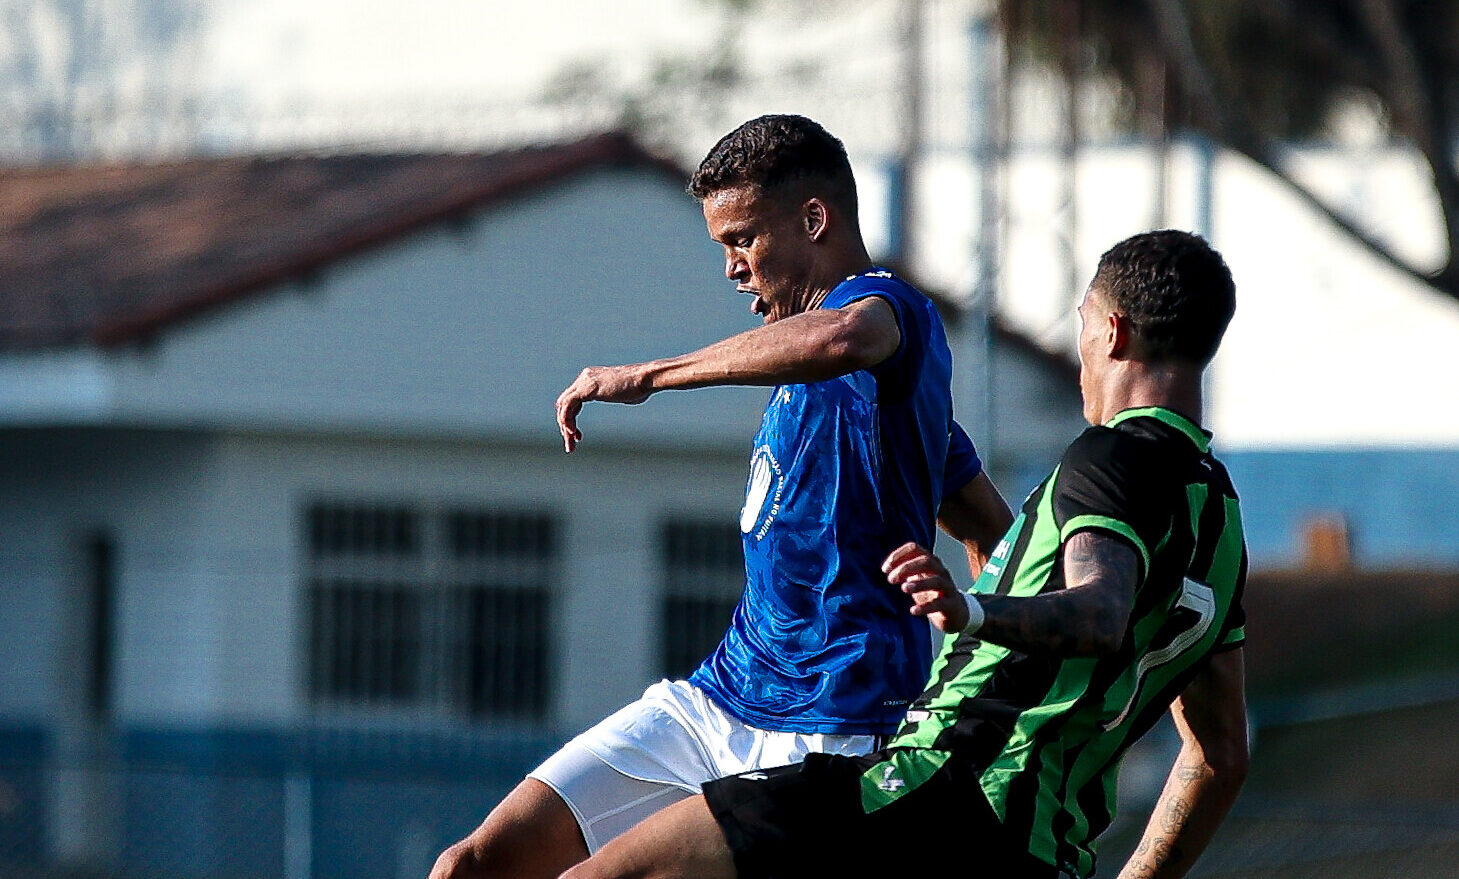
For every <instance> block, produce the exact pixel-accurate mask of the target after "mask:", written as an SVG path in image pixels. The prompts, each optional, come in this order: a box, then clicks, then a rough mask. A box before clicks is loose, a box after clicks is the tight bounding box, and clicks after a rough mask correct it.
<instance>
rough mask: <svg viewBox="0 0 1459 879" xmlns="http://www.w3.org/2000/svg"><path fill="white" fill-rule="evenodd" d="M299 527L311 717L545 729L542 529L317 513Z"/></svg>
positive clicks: (505, 519)
mask: <svg viewBox="0 0 1459 879" xmlns="http://www.w3.org/2000/svg"><path fill="white" fill-rule="evenodd" d="M305 520H306V530H307V538H308V542H307V546H308V552H309V559H308V564H309V575H308V578H307V592H308V602H307V605H308V612H309V630H308V631H309V693H310V697H311V698H312V699H313V701H314V702H315V703H316V704H321V705H364V706H399V707H410V708H429V709H435V710H438V711H440V712H442V713H445V714H456V715H489V716H493V717H520V718H528V719H533V718H541V717H543V716H545V714H546V713H547V709H548V706H549V705H550V704H551V695H552V693H551V689H552V686H551V685H552V682H551V675H550V655H549V652H548V651H549V646H548V645H549V643H550V642H549V638H548V635H549V631H550V620H549V608H550V606H551V605H550V601H549V597H550V596H549V593H550V590H551V588H552V584H554V583H555V582H556V581H557V572H558V568H559V551H558V542H559V541H558V535H557V531H558V527H557V521H556V520H555V519H554V518H553V517H551V516H549V515H545V514H542V513H538V512H530V511H506V510H463V509H433V508H416V507H411V506H405V505H369V504H340V503H316V504H313V505H311V506H310V507H309V508H308V510H307V513H306V516H305Z"/></svg>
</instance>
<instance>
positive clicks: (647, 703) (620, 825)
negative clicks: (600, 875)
mask: <svg viewBox="0 0 1459 879" xmlns="http://www.w3.org/2000/svg"><path fill="white" fill-rule="evenodd" d="M878 738H879V737H878V736H869V735H854V736H853V735H827V734H820V733H796V732H772V731H769V730H763V729H758V728H756V727H753V726H749V725H747V724H744V723H742V722H740V721H739V720H736V719H735V718H733V717H731V716H730V715H728V714H726V713H725V712H724V711H723V710H721V709H720V707H719V706H718V705H716V704H714V702H712V701H711V700H710V699H709V697H707V696H705V695H704V692H703V691H702V690H700V689H699V688H698V687H695V686H694V685H692V684H690V683H689V682H688V681H659V682H658V683H657V684H654V685H653V686H651V687H649V688H648V689H647V690H644V691H643V696H641V697H640V698H639V699H638V701H637V702H632V703H630V704H628V705H626V706H624V707H623V708H621V709H619V710H618V711H616V712H614V713H613V714H611V715H609V716H608V717H607V718H606V719H605V720H603V721H602V722H600V723H599V724H598V725H597V726H594V727H593V728H591V729H589V730H588V731H587V732H585V733H583V734H582V735H580V736H578V737H577V738H575V739H573V740H572V741H570V742H568V743H567V744H566V745H564V746H563V747H562V750H560V751H558V752H557V753H556V754H553V755H552V756H551V757H548V758H547V760H546V761H544V762H543V763H542V765H541V766H539V767H537V768H536V769H534V770H532V772H530V773H528V777H529V778H535V779H537V780H538V781H540V782H542V783H543V784H546V785H547V786H548V787H550V788H552V789H553V790H554V791H556V792H557V794H558V796H560V797H562V799H563V802H565V803H567V806H568V808H569V809H571V810H572V813H573V815H574V816H575V817H576V818H577V821H578V826H579V827H581V828H582V831H583V839H584V840H585V841H586V842H587V844H588V851H589V852H596V851H597V850H598V849H599V848H600V847H601V846H603V845H604V844H605V843H607V842H608V840H610V839H612V838H613V837H615V836H618V835H619V834H621V833H623V832H624V831H625V830H627V829H628V828H630V827H632V826H633V825H635V824H637V823H638V822H640V821H642V820H643V819H644V818H647V817H648V816H649V815H652V814H653V813H654V812H657V811H658V810H660V809H662V808H664V807H665V806H668V805H670V804H672V803H675V802H678V801H679V800H682V799H685V798H687V797H689V796H692V795H694V794H697V793H699V787H700V785H702V784H704V783H705V782H706V781H710V780H712V779H715V778H721V777H723V776H726V775H735V774H737V773H740V772H748V771H750V770H752V769H768V768H770V767H773V766H785V765H787V764H790V763H799V762H800V761H801V760H802V759H804V758H805V755H806V754H808V753H811V752H812V751H826V752H830V753H833V754H865V753H867V752H868V751H873V750H875V749H876V748H877V746H878V745H879V744H880V743H879V741H878Z"/></svg>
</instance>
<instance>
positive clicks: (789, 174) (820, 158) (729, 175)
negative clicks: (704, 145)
mask: <svg viewBox="0 0 1459 879" xmlns="http://www.w3.org/2000/svg"><path fill="white" fill-rule="evenodd" d="M794 184H803V185H807V186H808V188H809V189H810V190H811V191H810V192H807V193H806V195H807V196H810V195H817V196H821V197H823V198H825V199H826V200H827V202H829V203H832V204H834V205H835V206H836V207H838V208H840V209H841V210H842V211H845V212H846V213H847V214H848V215H850V216H851V217H853V218H854V217H856V210H857V206H856V178H855V177H853V176H852V174H851V160H850V159H848V158H847V157H846V147H845V146H844V145H842V143H841V141H839V140H837V139H836V138H835V137H833V136H832V135H831V133H830V132H828V131H826V129H824V128H822V127H821V126H820V125H819V124H818V123H816V122H814V121H812V120H810V119H807V118H805V117H804V116H761V117H759V118H757V119H751V120H750V121H749V122H746V123H745V124H743V125H741V126H740V127H739V128H736V129H735V130H734V131H731V132H730V133H729V134H726V135H725V136H724V137H722V138H720V140H719V143H717V144H715V145H714V148H713V149H711V150H710V151H709V155H707V156H705V157H704V161H702V162H700V163H699V170H697V171H695V172H694V176H693V178H691V179H690V181H689V194H690V195H692V196H694V197H695V198H697V199H699V200H700V201H703V200H704V199H706V198H708V197H709V196H711V195H713V194H714V193H716V192H720V191H722V190H725V189H731V188H734V187H738V186H747V187H751V188H754V189H756V190H758V191H759V192H760V194H762V195H776V194H778V191H779V190H781V189H782V188H784V187H786V186H789V185H794Z"/></svg>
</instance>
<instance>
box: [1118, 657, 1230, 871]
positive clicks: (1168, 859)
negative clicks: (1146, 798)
mask: <svg viewBox="0 0 1459 879" xmlns="http://www.w3.org/2000/svg"><path fill="white" fill-rule="evenodd" d="M1244 679H1245V667H1244V663H1243V660H1242V655H1241V649H1240V648H1237V649H1236V650H1231V651H1227V652H1225V653H1217V654H1215V655H1214V656H1212V657H1211V659H1210V662H1209V663H1208V664H1207V666H1206V668H1205V669H1204V670H1203V671H1202V672H1201V673H1200V675H1199V676H1198V677H1197V678H1196V679H1195V680H1194V681H1192V682H1191V684H1190V686H1188V687H1186V689H1185V692H1184V693H1182V694H1181V695H1180V697H1179V698H1178V699H1176V700H1175V702H1174V704H1172V705H1171V707H1170V712H1171V715H1172V716H1173V717H1174V718H1175V726H1176V729H1177V730H1179V732H1180V738H1181V748H1180V755H1179V756H1177V757H1176V759H1175V765H1174V766H1173V767H1171V770H1170V776H1169V778H1167V779H1166V781H1165V790H1164V791H1162V792H1161V794H1160V800H1159V801H1158V802H1156V804H1155V811H1154V812H1152V813H1151V815H1150V823H1149V824H1147V825H1146V826H1145V835H1144V836H1143V837H1141V839H1140V845H1139V846H1138V847H1137V848H1136V849H1135V853H1134V854H1133V855H1131V856H1130V860H1129V861H1128V862H1127V863H1126V864H1125V868H1124V869H1123V870H1121V871H1120V875H1119V879H1168V877H1178V876H1184V875H1185V873H1186V871H1187V870H1189V869H1190V868H1191V865H1192V864H1194V863H1195V860H1196V857H1197V856H1199V855H1200V853H1201V852H1202V851H1203V850H1204V849H1205V847H1206V843H1208V842H1210V841H1211V837H1212V836H1213V835H1214V834H1215V832H1216V828H1217V827H1219V826H1220V825H1221V820H1222V819H1223V818H1225V817H1226V813H1227V811H1229V810H1230V808H1231V804H1232V803H1233V802H1235V801H1236V795H1237V793H1238V792H1240V790H1241V783H1242V782H1243V781H1245V779H1246V770H1247V765H1248V762H1249V759H1248V754H1247V741H1246V697H1245V695H1244V688H1245V684H1244Z"/></svg>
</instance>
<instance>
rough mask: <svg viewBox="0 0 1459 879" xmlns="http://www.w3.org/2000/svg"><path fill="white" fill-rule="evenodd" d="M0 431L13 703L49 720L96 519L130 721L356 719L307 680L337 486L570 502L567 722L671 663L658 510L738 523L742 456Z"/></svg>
mask: <svg viewBox="0 0 1459 879" xmlns="http://www.w3.org/2000/svg"><path fill="white" fill-rule="evenodd" d="M3 440H4V442H5V444H6V448H5V450H6V455H5V456H4V458H3V460H4V462H5V466H4V469H3V475H4V476H5V478H4V479H3V480H0V485H3V486H4V488H3V490H0V508H3V509H5V510H6V511H7V512H6V517H5V521H6V525H5V527H4V529H3V530H0V553H3V555H4V558H5V559H6V560H7V562H8V563H9V564H8V565H7V568H8V571H9V572H11V573H9V574H8V575H7V576H5V577H0V590H3V593H0V598H3V604H0V607H3V608H4V612H3V613H0V716H5V717H20V718H26V719H29V720H32V721H41V722H49V721H52V720H57V719H60V718H61V717H63V716H67V715H72V714H75V713H76V712H77V711H78V706H77V704H76V700H77V699H78V698H79V693H78V691H77V687H78V681H77V680H76V679H75V677H74V674H73V673H74V662H72V659H73V658H74V657H72V656H71V655H70V653H71V652H73V651H76V650H78V649H79V648H80V647H81V646H83V645H80V644H77V643H73V642H72V641H70V640H68V637H67V635H66V632H65V626H66V624H67V620H68V619H69V617H70V615H73V614H75V613H77V612H78V610H79V609H78V608H77V607H76V606H74V605H75V599H76V597H77V590H75V589H73V588H72V585H73V584H70V583H68V582H66V577H67V576H68V572H74V568H75V565H74V564H70V563H69V562H68V559H67V553H68V552H69V551H70V550H69V546H70V544H69V543H68V541H70V540H71V539H72V538H73V537H74V536H75V534H76V533H77V532H78V531H81V530H84V529H85V528H91V527H97V526H105V527H107V528H108V529H110V530H111V532H112V533H113V534H114V536H115V540H116V547H117V551H118V553H119V556H118V557H119V559H120V568H119V571H118V588H119V595H118V602H119V606H118V617H117V639H118V644H117V653H116V656H117V663H118V664H117V666H116V681H115V688H116V689H115V693H116V712H115V720H116V722H118V723H120V724H123V725H138V724H140V725H144V726H145V725H151V724H164V725H175V724H182V725H190V724H218V723H224V724H227V723H243V724H249V723H265V724H269V723H286V724H287V723H293V722H298V721H301V720H305V719H307V718H310V717H313V718H314V719H316V720H320V721H323V722H352V718H350V717H348V716H345V715H342V714H335V715H331V714H329V713H327V712H326V713H324V714H317V715H316V714H314V713H313V710H312V709H311V708H310V706H309V705H308V703H307V701H306V698H305V696H304V688H303V684H304V677H303V673H304V667H303V663H304V650H305V647H306V645H305V642H304V637H303V634H302V633H303V632H304V630H305V621H304V618H303V613H304V609H303V605H302V601H301V598H302V595H303V589H304V583H303V570H304V568H303V562H304V560H305V558H306V548H305V546H304V543H303V537H304V527H303V518H302V513H303V511H304V509H305V508H306V506H307V505H308V504H309V503H310V502H312V501H315V500H318V499H320V498H340V499H346V500H350V499H355V500H359V501H362V502H371V501H382V500H383V501H390V502H406V503H419V504H438V503H461V504H466V505H471V506H482V507H492V506H506V507H510V508H521V507H523V506H526V507H530V508H541V509H544V510H546V511H549V512H552V513H554V514H556V515H558V516H560V517H561V520H562V523H563V525H564V534H565V541H564V553H565V557H566V558H565V562H566V566H565V570H564V572H563V573H564V579H563V582H560V583H552V584H546V588H548V589H549V590H551V591H552V592H553V593H555V595H556V596H557V600H556V610H557V612H558V614H559V617H558V622H559V624H560V625H559V631H558V633H557V635H558V636H559V637H558V639H557V644H558V649H557V655H556V656H554V659H553V661H554V662H555V663H556V669H555V674H556V677H557V686H556V694H557V701H556V705H555V711H554V717H553V719H554V720H557V721H558V722H560V723H562V724H564V725H565V726H567V727H569V728H577V727H581V726H585V725H586V724H587V723H589V722H590V721H593V720H596V719H597V718H599V717H601V716H602V715H604V714H605V713H607V712H608V711H610V710H612V709H613V708H616V707H618V706H619V705H620V704H622V703H623V702H626V701H627V700H628V699H630V698H632V697H634V696H636V695H637V694H638V692H639V691H641V690H642V688H643V687H644V686H645V685H646V684H647V683H648V682H650V681H651V680H652V679H653V675H654V674H656V672H657V664H658V653H657V649H658V644H659V637H658V634H657V633H656V632H654V631H651V628H652V627H653V626H654V625H655V621H656V618H657V602H658V598H659V594H660V592H659V590H660V588H661V585H662V576H661V574H660V572H659V570H658V559H659V547H658V545H657V539H658V527H659V522H660V521H661V519H663V518H665V517H669V516H672V515H676V514H692V515H693V516H695V517H699V518H709V519H719V520H722V521H725V522H733V521H734V517H735V515H736V512H737V510H738V507H739V503H740V499H741V496H742V493H743V488H744V467H745V462H744V461H743V460H741V456H740V455H738V454H724V455H701V454H693V453H665V452H652V451H624V450H613V449H611V448H605V447H603V446H599V447H592V446H588V447H584V448H583V449H582V450H581V451H579V452H577V453H575V454H574V455H573V456H571V457H568V456H565V455H563V454H562V453H561V452H560V451H558V450H556V449H554V448H551V447H548V448H527V447H521V446H515V447H514V446H489V445H486V444H482V443H470V442H408V441H404V440H391V439H388V438H386V439H366V438H353V439H351V438H331V439H328V440H322V439H301V438H289V437H283V436H269V435H246V434H236V435H218V436H212V437H208V438H200V437H185V436H182V435H175V434H173V435H170V434H156V433H141V432H135V433H132V432H118V431H94V432H86V434H85V435H84V436H81V437H79V438H78V434H76V433H75V432H66V431H35V432H19V431H12V432H8V433H6V434H4V435H3ZM746 444H747V445H748V439H746ZM68 596H69V597H70V599H69V600H70V604H68ZM398 719H399V720H400V721H401V722H408V723H411V724H418V723H422V722H424V723H427V724H429V723H431V722H447V721H450V720H452V718H446V717H437V718H432V717H430V716H428V715H424V716H423V715H421V714H420V713H419V712H412V713H411V715H410V716H409V717H401V718H398Z"/></svg>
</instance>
